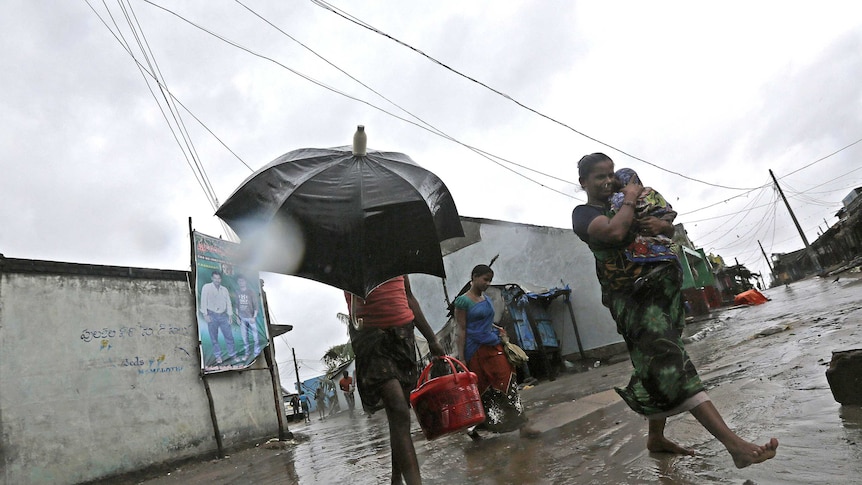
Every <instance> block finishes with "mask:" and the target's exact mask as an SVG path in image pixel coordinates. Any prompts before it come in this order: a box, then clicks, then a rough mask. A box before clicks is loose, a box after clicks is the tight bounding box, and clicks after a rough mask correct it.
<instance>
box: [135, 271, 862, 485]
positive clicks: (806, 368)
mask: <svg viewBox="0 0 862 485" xmlns="http://www.w3.org/2000/svg"><path fill="white" fill-rule="evenodd" d="M833 280H834V278H827V279H812V280H806V281H802V282H797V283H794V284H792V285H790V286H789V287H779V288H773V289H770V290H767V291H765V292H764V294H766V296H767V297H769V298H771V300H772V301H770V302H768V303H766V304H764V305H760V306H756V307H745V308H739V309H731V310H725V311H723V312H720V313H718V314H717V315H715V316H714V317H713V318H707V319H703V320H701V321H699V322H697V323H691V324H689V325H688V327H687V329H686V340H687V348H688V350H689V353H690V354H691V356H692V358H693V360H694V362H695V364H696V365H697V367H698V370H699V371H700V374H701V377H702V378H703V380H704V382H705V383H706V385H707V387H708V390H709V394H710V396H711V398H712V400H713V402H714V403H715V404H716V406H717V408H718V409H719V411H720V412H721V413H722V414H723V416H724V418H725V420H726V421H727V423H728V425H730V427H731V428H733V429H734V430H735V431H736V432H737V433H738V434H740V435H741V436H742V437H744V438H746V439H749V440H751V441H754V442H757V443H764V442H766V440H767V439H768V438H769V437H771V436H775V437H777V438H778V439H779V440H780V442H781V445H780V447H779V451H778V456H777V457H776V458H774V459H773V460H770V461H769V462H767V463H765V464H760V465H755V466H752V467H749V468H746V469H743V470H737V469H736V468H735V467H734V466H733V464H732V462H731V460H730V458H729V455H727V453H726V452H725V451H724V449H723V447H722V446H721V445H720V444H719V443H718V442H717V441H716V440H714V439H713V438H712V437H711V436H710V435H709V434H708V433H707V432H706V431H705V430H704V429H703V428H701V427H700V425H699V424H697V422H696V421H695V420H694V419H693V418H692V417H691V416H690V415H688V414H684V415H680V416H675V417H673V418H670V419H669V421H668V426H667V435H668V437H669V438H671V439H673V440H675V441H678V442H679V443H681V444H683V445H685V446H690V447H693V448H695V449H696V450H697V451H698V453H699V455H698V456H695V457H687V456H685V457H683V456H673V455H666V454H651V453H648V452H647V451H646V449H645V437H646V422H645V421H644V420H643V419H641V418H640V417H638V416H637V415H635V414H634V413H633V412H631V411H630V410H629V409H628V408H626V407H625V405H624V404H622V403H620V402H616V403H615V404H611V405H609V406H607V407H605V408H604V409H602V410H600V411H598V412H595V413H593V414H590V415H589V416H587V417H585V418H582V419H574V418H573V417H571V416H567V415H566V413H565V412H563V411H560V409H562V408H563V406H562V405H563V404H565V403H570V402H572V401H575V402H577V400H578V399H579V398H581V397H583V396H586V395H589V394H593V393H597V392H600V391H605V390H607V389H610V388H611V387H613V386H614V385H623V384H625V382H626V381H627V375H628V372H629V370H630V365H629V364H628V362H621V363H616V364H613V365H603V366H602V367H600V368H598V369H591V370H589V371H588V372H581V373H573V374H566V375H564V376H562V377H561V378H560V379H557V381H555V382H542V383H541V384H539V385H538V386H535V387H534V388H532V389H527V390H525V391H524V392H523V394H522V397H523V399H524V401H525V404H526V405H527V409H528V412H529V413H530V414H531V415H532V416H533V417H534V419H540V418H548V417H550V418H552V419H551V420H552V421H553V422H554V423H556V424H555V425H554V426H553V427H552V428H551V429H550V430H547V431H546V432H544V433H542V435H541V436H540V437H539V438H538V439H532V440H531V439H522V438H520V437H519V436H518V434H517V433H509V434H505V435H485V436H486V438H484V439H482V440H481V441H477V442H473V441H471V440H470V439H469V438H467V437H466V436H465V435H463V434H456V435H449V436H446V437H443V438H440V439H438V440H435V441H432V442H428V441H426V440H425V439H424V438H423V437H422V435H421V432H420V430H419V428H418V425H416V424H415V420H414V437H415V443H416V449H417V453H418V456H419V461H420V465H421V468H422V475H423V479H424V481H425V483H431V484H450V483H454V484H460V483H478V484H498V483H513V484H515V483H518V484H520V483H523V484H533V483H535V484H572V483H577V484H608V483H626V484H641V483H658V484H726V483H735V484H743V483H747V484H761V485H763V484H782V485H785V484H787V485H794V484H799V485H802V484H805V485H808V484H820V483H823V484H827V483H829V484H831V483H842V484H843V483H862V478H860V477H862V410H860V407H859V406H841V405H840V404H838V403H837V402H835V400H834V399H833V397H832V394H831V391H830V389H829V385H828V383H827V381H826V377H825V374H824V373H825V371H826V368H827V365H828V363H829V360H830V358H831V352H832V351H833V350H848V349H853V348H862V279H859V278H847V277H842V278H841V279H840V280H839V281H833ZM546 420H547V419H546ZM290 429H291V431H293V432H294V433H295V434H296V436H297V439H295V440H293V441H290V442H286V443H282V447H281V448H278V449H268V448H266V447H264V446H261V447H258V448H255V449H252V450H246V451H243V452H240V453H236V454H234V455H232V456H231V457H230V458H228V459H225V460H218V461H213V462H205V463H199V464H195V465H190V466H188V467H186V468H184V469H181V470H175V471H174V472H172V473H171V475H169V476H162V477H160V478H156V479H152V480H147V481H143V482H138V483H146V484H148V485H162V484H178V483H184V484H189V483H190V484H207V485H216V484H234V483H276V484H293V483H302V484H306V483H326V484H332V483H360V484H364V483H369V484H376V483H388V480H389V479H388V477H389V466H390V464H389V463H390V461H389V460H390V458H389V451H388V447H389V445H388V433H387V428H386V420H385V416H383V415H382V414H378V415H375V416H373V417H371V418H367V417H365V416H364V415H359V416H358V417H357V418H356V419H352V420H351V419H349V418H348V417H347V416H346V413H342V414H341V415H339V416H336V417H334V418H330V419H327V420H326V421H318V420H316V419H315V420H314V421H312V423H310V424H308V425H306V424H291V426H290Z"/></svg>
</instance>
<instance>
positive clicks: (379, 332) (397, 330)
mask: <svg viewBox="0 0 862 485" xmlns="http://www.w3.org/2000/svg"><path fill="white" fill-rule="evenodd" d="M344 296H345V298H346V299H347V307H348V311H349V314H350V316H351V321H352V323H351V325H350V342H351V345H352V346H353V353H354V355H355V356H356V386H357V388H358V389H359V397H360V398H361V399H362V406H363V408H364V409H365V410H367V411H369V412H374V411H377V410H380V409H386V417H387V419H388V420H389V445H390V447H391V449H392V483H401V480H402V478H403V479H404V481H405V482H406V483H407V484H408V485H413V484H419V483H422V477H421V475H420V474H419V462H418V460H417V459H416V449H415V448H414V447H413V440H412V438H411V437H410V391H412V390H413V388H414V387H416V380H417V379H418V378H419V374H418V372H417V362H416V342H415V340H414V337H413V332H414V328H415V329H418V330H419V332H421V333H422V336H423V337H425V339H426V340H427V341H428V347H429V349H430V351H431V353H432V354H433V355H443V354H445V352H444V351H443V346H441V345H440V342H438V341H437V336H436V335H435V334H434V331H433V330H432V329H431V326H430V325H429V324H428V321H427V320H426V319H425V315H424V314H423V313H422V308H421V307H420V306H419V302H418V301H417V300H416V298H415V297H414V296H413V292H411V291H410V280H409V279H407V276H398V277H396V278H392V279H390V280H389V281H387V282H385V283H383V284H382V285H380V286H378V287H377V288H375V289H374V290H373V291H372V292H371V293H370V294H369V295H368V297H367V298H365V299H362V298H359V297H356V296H354V295H353V294H351V293H348V292H344Z"/></svg>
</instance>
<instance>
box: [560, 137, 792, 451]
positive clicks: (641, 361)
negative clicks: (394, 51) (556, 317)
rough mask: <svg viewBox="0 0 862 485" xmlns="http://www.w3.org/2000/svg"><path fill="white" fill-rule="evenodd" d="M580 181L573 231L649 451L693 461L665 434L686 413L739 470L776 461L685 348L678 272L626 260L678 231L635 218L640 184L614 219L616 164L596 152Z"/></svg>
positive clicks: (771, 444) (628, 190)
mask: <svg viewBox="0 0 862 485" xmlns="http://www.w3.org/2000/svg"><path fill="white" fill-rule="evenodd" d="M578 175H579V181H580V184H581V187H583V188H584V190H585V191H586V192H587V203H586V204H585V205H579V206H577V207H575V209H574V211H573V212H572V226H573V228H574V231H575V233H576V234H577V235H578V237H579V238H581V240H583V241H584V242H585V243H587V244H588V245H589V247H590V250H591V251H592V252H593V255H594V256H595V258H596V274H597V276H598V278H599V283H600V284H601V288H602V302H603V303H604V304H605V306H607V307H608V308H609V309H610V311H611V316H613V318H614V320H615V321H616V323H617V331H618V332H619V333H620V334H621V335H622V336H623V339H624V340H625V342H626V346H627V347H628V350H629V354H630V357H631V361H632V366H633V367H634V370H633V372H632V377H631V380H630V381H629V384H628V386H626V387H625V388H623V389H620V388H617V389H616V391H617V393H619V394H620V396H621V397H622V398H623V400H625V401H626V404H628V405H629V407H630V408H632V410H634V411H635V412H637V413H638V414H641V415H643V416H644V417H645V418H646V419H647V420H648V421H649V432H648V435H647V449H648V450H649V451H652V452H665V453H677V454H683V455H694V454H695V452H694V450H691V449H688V448H684V447H682V446H680V445H678V444H677V443H674V442H673V441H671V440H669V439H667V438H666V437H665V435H664V428H665V424H666V422H667V418H668V417H669V416H673V415H675V414H679V413H682V412H685V411H688V412H690V413H691V414H692V415H693V416H694V417H695V418H696V419H697V420H698V422H700V424H701V425H703V427H704V428H706V429H707V431H709V432H710V433H711V434H712V435H713V436H715V437H716V438H718V440H719V441H721V443H722V444H723V445H724V447H725V448H726V449H727V451H728V452H729V453H730V456H731V457H732V458H733V463H734V465H736V467H737V468H744V467H746V466H749V465H752V464H755V463H761V462H763V461H766V460H768V459H770V458H772V457H774V456H775V453H776V449H777V448H778V440H777V439H775V438H772V439H770V440H769V441H768V442H767V443H766V444H764V445H756V444H754V443H750V442H748V441H745V440H743V439H742V438H740V437H739V436H737V435H736V433H734V432H733V431H732V430H731V429H730V428H728V426H727V424H725V422H724V420H723V419H722V417H721V415H720V414H719V412H718V410H717V409H716V408H715V406H714V405H713V404H712V401H710V399H709V396H707V394H706V391H705V390H704V386H703V384H702V383H701V380H700V377H699V376H698V374H697V371H696V370H695V368H694V364H692V362H691V360H690V359H689V357H688V354H687V353H686V351H685V347H684V345H683V342H682V330H683V328H684V326H685V312H684V310H683V304H682V298H681V293H682V291H681V287H682V274H681V273H682V271H681V269H680V267H679V265H678V264H667V263H665V262H658V263H637V262H634V261H630V260H627V259H626V257H625V248H626V247H627V246H628V245H629V244H630V243H631V242H632V240H633V239H634V237H635V235H636V234H637V233H640V234H643V235H646V236H656V235H658V234H664V235H666V236H668V237H671V236H673V233H674V227H673V224H672V223H671V222H668V221H666V220H662V219H659V218H656V217H644V218H642V219H637V217H636V214H635V205H636V200H637V197H638V195H640V193H641V191H642V190H643V186H642V185H641V184H640V183H639V182H637V181H635V182H634V183H631V182H630V183H629V184H628V185H626V186H625V187H623V188H622V189H621V191H622V193H623V194H624V200H623V202H622V204H621V205H620V210H619V211H617V212H615V213H613V212H611V207H610V204H609V197H610V196H611V195H612V194H613V192H614V188H613V187H614V162H613V161H612V160H611V159H610V158H609V157H608V156H607V155H605V154H603V153H593V154H591V155H586V156H584V157H583V158H581V160H580V161H579V162H578Z"/></svg>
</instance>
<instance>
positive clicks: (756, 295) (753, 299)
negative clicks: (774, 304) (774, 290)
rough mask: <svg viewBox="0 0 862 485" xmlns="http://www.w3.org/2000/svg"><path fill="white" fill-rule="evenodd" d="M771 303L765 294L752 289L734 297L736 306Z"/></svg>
mask: <svg viewBox="0 0 862 485" xmlns="http://www.w3.org/2000/svg"><path fill="white" fill-rule="evenodd" d="M767 301H769V299H767V298H766V297H765V296H763V293H761V292H759V291H757V290H755V289H753V288H752V289H750V290H748V291H743V292H742V293H740V294H738V295H736V296H735V297H733V303H734V304H735V305H760V304H761V303H766V302H767Z"/></svg>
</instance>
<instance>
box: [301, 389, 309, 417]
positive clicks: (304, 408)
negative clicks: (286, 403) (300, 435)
mask: <svg viewBox="0 0 862 485" xmlns="http://www.w3.org/2000/svg"><path fill="white" fill-rule="evenodd" d="M310 404H311V403H309V402H308V396H307V395H306V394H305V392H300V393H299V406H300V407H301V408H302V415H303V416H304V417H305V422H306V423H310V422H311V411H309V409H310V408H311V406H310Z"/></svg>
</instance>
